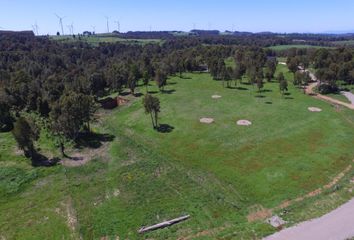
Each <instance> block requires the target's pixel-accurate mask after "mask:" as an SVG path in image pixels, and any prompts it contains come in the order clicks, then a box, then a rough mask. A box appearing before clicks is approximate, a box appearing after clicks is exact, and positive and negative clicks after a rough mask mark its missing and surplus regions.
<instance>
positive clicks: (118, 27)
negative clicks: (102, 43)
mask: <svg viewBox="0 0 354 240" xmlns="http://www.w3.org/2000/svg"><path fill="white" fill-rule="evenodd" d="M114 22H115V23H116V24H117V30H118V32H120V22H119V21H114Z"/></svg>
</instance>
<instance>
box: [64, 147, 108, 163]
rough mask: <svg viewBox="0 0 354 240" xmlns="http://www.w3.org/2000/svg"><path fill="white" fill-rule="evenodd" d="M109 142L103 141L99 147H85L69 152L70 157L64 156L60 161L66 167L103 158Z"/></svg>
mask: <svg viewBox="0 0 354 240" xmlns="http://www.w3.org/2000/svg"><path fill="white" fill-rule="evenodd" d="M108 148H109V143H108V142H106V143H103V144H102V146H101V147H99V148H96V149H95V148H89V149H88V148H86V149H84V150H83V151H80V152H76V153H72V154H69V155H70V157H68V158H64V159H62V160H61V161H60V163H61V164H62V165H64V166H66V167H79V166H82V165H85V164H87V163H88V162H90V161H91V160H93V159H95V158H103V159H104V158H105V157H106V156H107V152H108Z"/></svg>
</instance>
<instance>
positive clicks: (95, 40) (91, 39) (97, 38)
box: [50, 35, 162, 46]
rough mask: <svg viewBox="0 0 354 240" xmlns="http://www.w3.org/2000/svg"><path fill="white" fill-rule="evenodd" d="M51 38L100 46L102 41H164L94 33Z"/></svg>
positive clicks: (139, 42)
mask: <svg viewBox="0 0 354 240" xmlns="http://www.w3.org/2000/svg"><path fill="white" fill-rule="evenodd" d="M50 38H51V39H53V40H55V41H60V42H77V41H83V42H87V43H89V44H91V45H93V46H98V45H99V44H100V43H126V44H143V45H144V44H150V43H153V44H156V43H162V40H160V39H125V38H119V37H114V36H105V35H94V36H81V37H80V38H79V37H77V36H76V37H75V38H73V37H72V36H68V35H65V36H51V37H50Z"/></svg>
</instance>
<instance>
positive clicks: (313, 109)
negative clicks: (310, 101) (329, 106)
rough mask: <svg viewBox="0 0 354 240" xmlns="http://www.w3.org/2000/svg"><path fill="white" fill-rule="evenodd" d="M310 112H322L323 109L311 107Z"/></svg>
mask: <svg viewBox="0 0 354 240" xmlns="http://www.w3.org/2000/svg"><path fill="white" fill-rule="evenodd" d="M308 110H309V111H310V112H322V109H321V108H317V107H309V108H308Z"/></svg>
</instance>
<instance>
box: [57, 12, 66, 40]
mask: <svg viewBox="0 0 354 240" xmlns="http://www.w3.org/2000/svg"><path fill="white" fill-rule="evenodd" d="M55 16H57V18H58V19H59V25H60V27H61V34H62V35H64V28H63V19H64V18H65V17H60V16H59V15H58V14H55Z"/></svg>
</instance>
